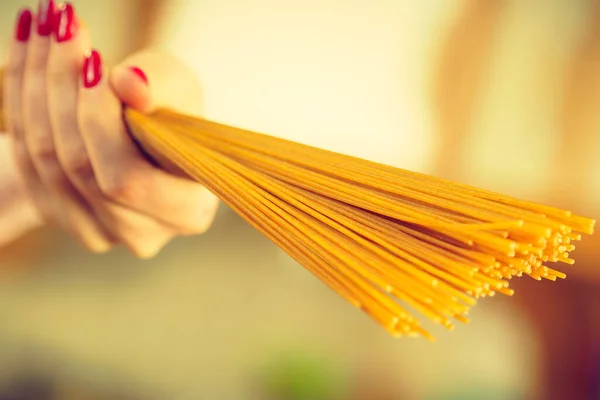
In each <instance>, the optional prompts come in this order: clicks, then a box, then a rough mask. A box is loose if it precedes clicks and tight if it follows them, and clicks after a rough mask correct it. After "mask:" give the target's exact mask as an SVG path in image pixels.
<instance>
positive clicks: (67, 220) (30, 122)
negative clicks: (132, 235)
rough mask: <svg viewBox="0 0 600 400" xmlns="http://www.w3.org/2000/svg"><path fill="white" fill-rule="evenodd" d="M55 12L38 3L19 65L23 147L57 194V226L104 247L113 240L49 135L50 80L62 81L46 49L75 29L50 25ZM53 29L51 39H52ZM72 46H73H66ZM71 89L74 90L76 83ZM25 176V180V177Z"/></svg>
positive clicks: (91, 247) (48, 3) (88, 243)
mask: <svg viewBox="0 0 600 400" xmlns="http://www.w3.org/2000/svg"><path fill="white" fill-rule="evenodd" d="M63 14H65V15H66V14H68V12H67V11H66V10H61V12H60V15H61V16H62V15H63ZM71 14H72V13H71ZM57 17H58V15H57V14H55V7H54V2H53V1H52V0H45V1H42V2H40V8H39V12H38V18H37V32H36V33H35V34H32V35H31V38H30V40H29V41H28V46H27V57H26V60H25V66H24V67H22V70H23V71H24V77H23V82H22V87H21V91H22V96H23V97H22V99H21V104H22V105H23V106H22V112H21V114H22V116H23V122H24V123H23V138H24V143H25V146H24V147H25V148H26V149H27V151H28V152H29V155H30V158H31V160H32V163H33V165H34V167H35V170H36V171H37V173H38V175H39V176H40V178H41V181H42V182H43V183H44V186H45V188H46V189H47V191H48V193H49V194H50V195H51V197H52V198H54V199H56V201H55V204H58V205H59V206H58V207H56V210H55V215H57V216H58V217H59V219H60V221H61V225H62V226H63V227H65V228H66V229H67V230H69V231H70V232H71V233H72V234H73V235H74V236H75V237H77V238H78V239H79V240H80V241H81V242H82V243H83V244H84V246H85V247H86V248H88V249H89V250H91V251H93V252H105V251H107V250H109V249H110V248H111V247H112V245H113V242H114V239H113V238H111V237H110V235H109V234H108V233H107V232H106V230H105V229H103V227H102V226H101V224H100V223H99V222H98V221H97V220H96V218H95V217H94V214H93V210H92V209H91V208H90V206H89V204H87V203H86V201H85V199H83V197H82V196H81V195H80V194H79V193H78V192H77V190H76V189H75V188H74V187H73V185H72V184H71V182H70V180H69V179H68V176H67V175H66V174H65V171H64V169H63V168H62V164H61V162H60V159H59V156H58V152H57V147H56V141H55V138H54V136H53V127H52V123H51V120H50V113H49V110H48V105H49V96H50V92H51V90H50V89H51V82H52V83H54V84H56V85H62V83H63V82H62V81H61V80H60V79H57V78H54V77H55V76H56V73H54V75H53V71H51V70H50V69H49V58H50V53H51V49H52V47H54V46H58V45H60V43H59V40H58V38H64V37H66V35H67V34H69V33H70V34H71V35H73V34H74V32H75V28H74V23H73V22H72V21H68V20H65V19H64V18H63V19H61V20H58V21H57V22H63V24H62V25H61V26H60V28H61V29H62V30H59V29H58V28H59V27H58V26H56V25H55V24H54V22H55V21H56V18H57ZM65 22H67V23H65ZM69 22H70V23H69ZM53 28H56V29H53ZM65 29H66V31H65ZM53 32H54V36H55V37H56V40H53V39H52V36H53V35H52V33H53ZM59 34H60V35H62V36H59ZM71 51H76V50H75V49H71ZM66 65H68V63H66ZM76 73H77V72H75V74H76ZM67 75H68V73H63V75H61V76H67ZM75 76H77V75H75ZM75 79H76V78H75ZM68 90H69V88H68V87H67V88H66V90H64V91H63V92H62V94H63V95H64V96H65V98H68V97H69V96H68ZM70 90H71V92H72V93H75V95H76V93H77V91H76V88H75V89H74V88H71V89H70ZM62 101H63V100H62V99H61V102H62ZM72 107H75V106H72ZM27 180H28V181H29V178H27Z"/></svg>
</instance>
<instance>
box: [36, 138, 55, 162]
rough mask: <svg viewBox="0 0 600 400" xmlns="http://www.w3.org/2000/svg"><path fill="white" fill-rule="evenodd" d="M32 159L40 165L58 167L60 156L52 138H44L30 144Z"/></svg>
mask: <svg viewBox="0 0 600 400" xmlns="http://www.w3.org/2000/svg"><path fill="white" fill-rule="evenodd" d="M30 153H31V158H32V159H33V160H34V161H35V162H36V163H37V164H38V165H42V166H43V165H56V164H58V156H57V154H56V148H55V146H54V141H53V140H52V138H44V139H38V140H35V141H33V142H32V143H31V144H30Z"/></svg>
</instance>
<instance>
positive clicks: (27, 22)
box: [15, 8, 33, 42]
mask: <svg viewBox="0 0 600 400" xmlns="http://www.w3.org/2000/svg"><path fill="white" fill-rule="evenodd" d="M32 21H33V15H32V14H31V10H29V9H28V8H25V9H23V10H21V11H20V12H19V16H18V17H17V28H16V30H15V38H16V39H17V40H18V41H19V42H26V41H28V40H29V34H30V33H31V22H32Z"/></svg>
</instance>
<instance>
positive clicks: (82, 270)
mask: <svg viewBox="0 0 600 400" xmlns="http://www.w3.org/2000/svg"><path fill="white" fill-rule="evenodd" d="M74 4H75V6H76V7H77V10H78V13H79V15H80V16H81V18H83V19H84V20H85V22H86V24H87V25H88V26H89V27H90V29H91V31H92V36H93V40H94V42H95V46H96V47H97V48H99V49H101V51H102V52H103V54H104V57H105V58H106V59H107V60H108V61H109V62H111V63H116V62H118V61H119V60H120V59H122V58H123V57H124V56H126V55H127V54H129V53H131V52H132V51H135V50H137V49H139V48H141V47H144V46H148V45H154V44H157V45H160V46H163V47H168V48H170V49H172V50H173V51H175V52H178V53H180V54H183V55H184V58H187V61H188V62H189V63H190V64H191V65H193V66H194V67H195V68H197V70H198V71H199V76H200V78H201V80H202V81H203V85H204V87H205V91H206V112H205V115H206V116H207V117H209V118H213V119H216V120H219V121H225V122H228V123H231V124H234V125H239V126H242V127H245V128H248V129H256V130H260V131H264V132H268V133H273V134H281V135H282V136H286V137H288V138H291V139H294V140H299V141H303V142H306V143H310V144H315V145H319V146H321V147H326V148H333V149H335V150H337V151H343V152H345V153H350V154H354V155H358V156H361V157H365V158H370V159H374V160H377V161H380V162H385V163H388V164H392V165H396V166H400V167H404V168H409V169H413V170H418V171H422V172H427V173H431V174H435V175H439V176H443V177H446V178H450V179H455V180H458V181H462V182H465V183H469V184H473V185H477V186H480V187H484V188H487V189H491V190H495V191H500V192H503V193H506V194H509V195H514V196H519V197H523V198H526V199H530V200H534V201H540V202H543V203H547V204H552V205H556V206H560V207H565V208H568V209H571V210H573V211H575V212H577V213H580V214H583V215H585V216H588V217H592V218H596V219H600V2H598V1H595V0H571V1H568V2H567V1H561V0H460V1H455V2H447V1H442V0H427V1H422V2H415V1H410V0H374V1H370V2H368V1H366V0H351V1H350V0H349V1H341V0H323V1H316V0H307V1H304V2H296V1H277V0H256V1H254V2H245V1H242V0H199V1H191V0H189V1H186V0H179V1H176V0H127V1H122V0H104V1H101V2H100V1H93V0H78V1H75V2H74ZM22 5H23V2H22V1H21V0H3V1H2V2H1V3H0V37H6V38H8V37H9V35H11V34H12V29H13V24H14V17H15V15H16V12H17V10H18V8H19V7H20V6H22ZM190 10H193V11H190ZM190 12H197V13H198V14H197V15H198V16H197V19H193V18H189V17H188V18H185V15H184V14H186V13H190ZM299 21H300V22H299ZM192 28H193V29H195V31H194V32H197V34H195V35H192V36H190V35H189V32H190V29H192ZM185 32H187V34H184V33H185ZM211 38H212V39H213V40H210V39H211ZM214 38H220V41H215V40H214ZM298 38H302V40H303V42H299V41H298V40H299V39H298ZM348 38H352V40H348ZM215 43H218V45H215ZM221 43H222V45H221ZM257 43H258V44H257ZM260 43H264V45H263V47H260V46H261V44H260ZM282 43H284V44H282ZM298 43H304V47H302V46H299V45H298ZM348 43H350V44H351V45H348ZM294 44H296V45H294ZM269 46H270V47H269ZM273 48H277V51H276V52H274V51H273ZM4 50H5V46H0V53H2V52H4ZM259 58H260V60H261V61H262V62H260V61H256V60H258V59H259ZM255 59H256V60H255ZM240 60H241V61H240ZM307 60H309V61H307ZM265 63H268V65H270V66H273V68H272V69H269V70H268V71H265V67H264V66H265ZM240 65H241V66H240ZM278 66H279V67H280V68H277V67H278ZM382 66H385V68H382ZM236 68H237V69H236ZM233 76H235V77H236V79H237V80H235V84H233V83H231V82H234V80H232V77H233ZM307 82H308V83H309V84H307ZM348 82H352V86H351V88H350V89H348ZM311 90H313V91H312V92H311ZM378 98H379V99H380V98H384V99H386V101H383V102H377V101H376V100H374V99H378ZM298 110H302V113H299V112H298ZM300 117H302V118H300ZM294 118H297V119H298V122H297V123H296V122H295V123H293V124H290V123H289V121H290V120H294ZM315 126H318V127H319V129H315ZM375 132H376V133H377V134H378V135H379V136H377V141H378V143H374V142H375V141H371V140H369V138H370V136H369V135H370V134H371V133H373V134H375ZM3 160H4V158H3ZM0 162H1V161H0ZM2 184H4V183H3V181H2V179H1V177H0V185H2ZM3 189H6V188H3ZM4 191H6V190H4ZM0 209H3V211H2V212H3V215H5V216H10V215H16V213H18V212H19V210H18V209H17V207H16V206H15V205H14V204H12V203H10V202H7V201H4V202H3V201H2V199H1V198H0ZM5 218H6V217H5ZM2 223H3V224H4V223H5V220H2ZM0 228H1V227H0ZM0 230H1V229H0ZM585 239H587V240H584V241H583V242H582V243H580V244H579V245H578V250H577V252H576V253H575V258H576V260H577V264H576V265H575V266H573V267H570V266H567V267H562V270H564V271H565V272H566V273H567V274H568V279H567V280H566V281H561V282H556V283H550V282H535V281H533V280H527V279H522V280H519V281H516V282H514V284H513V287H515V288H516V290H517V293H516V294H515V296H513V297H512V298H502V297H498V296H496V297H494V298H492V299H488V300H486V301H482V302H481V303H480V304H479V305H478V306H477V307H475V309H474V310H473V312H472V315H471V320H472V322H471V323H470V324H469V325H467V326H458V327H457V329H456V330H455V331H453V332H451V333H450V332H445V331H442V330H439V329H432V331H433V333H434V334H435V335H436V337H437V339H438V342H437V343H436V344H431V343H428V342H425V341H424V340H410V339H401V340H394V339H392V338H391V337H389V336H388V335H387V333H385V332H384V331H383V330H382V329H381V328H380V327H378V326H377V325H375V324H374V323H373V322H371V321H370V320H369V319H368V318H367V317H366V316H364V315H363V314H362V313H360V312H358V311H357V310H356V309H355V308H354V307H351V306H349V305H348V304H347V303H346V302H345V301H344V300H342V299H341V298H339V297H338V296H337V295H335V294H334V293H332V292H331V291H330V290H329V289H328V288H326V287H325V285H323V284H321V283H320V282H319V281H318V280H317V279H316V278H314V277H313V276H312V275H310V274H309V273H308V272H307V271H305V270H304V269H302V267H300V266H299V265H297V264H295V263H294V262H293V261H292V260H291V259H290V258H289V257H287V256H286V255H285V254H284V253H283V252H281V251H280V250H279V249H277V248H276V247H275V246H274V245H272V244H271V243H270V242H269V241H268V240H266V239H265V238H263V237H262V236H261V235H260V234H258V233H257V232H255V231H254V230H253V229H252V228H251V227H249V226H248V225H247V224H246V223H245V222H243V221H242V220H241V219H239V218H238V217H237V216H236V215H235V214H234V213H232V212H231V211H230V210H229V209H227V208H226V207H222V208H221V210H220V214H219V216H218V218H217V220H216V222H215V225H214V227H213V228H212V229H211V230H210V232H209V233H207V234H206V235H203V236H202V237H194V238H185V239H180V240H177V241H175V242H174V243H172V244H171V245H170V246H169V247H168V248H166V249H165V250H164V251H163V252H162V253H161V254H160V255H159V256H158V257H157V258H156V259H154V260H152V261H139V260H136V259H134V258H133V257H131V256H129V255H128V254H127V253H126V252H125V251H119V250H117V251H113V252H112V253H110V254H108V255H105V256H96V255H90V254H87V253H86V252H85V251H83V250H81V249H80V248H79V247H78V246H77V245H76V244H75V243H74V242H73V241H72V240H71V239H70V238H69V237H67V236H65V235H63V234H62V233H61V232H57V231H54V230H51V229H42V230H39V231H36V232H33V233H31V234H28V235H27V236H26V237H23V238H21V239H19V240H18V241H17V242H13V243H11V244H10V245H7V246H4V247H3V248H1V249H0V265H1V267H0V400H9V399H10V400H16V399H22V400H29V399H36V400H46V399H47V400H55V399H66V400H70V399H82V400H83V399H99V400H100V399H136V400H137V399H139V400H142V399H144V400H145V399H148V400H152V399H211V400H212V399H227V400H229V399H234V400H237V399H240V400H253V399H264V400H271V399H272V400H275V399H277V400H279V399H281V400H283V399H302V400H305V399H306V400H308V399H310V400H319V399H332V400H335V399H344V400H363V399H365V400H366V399H369V400H388V399H389V400H392V399H424V400H450V399H586V400H587V399H592V400H594V399H596V400H597V399H600V311H598V310H600V236H599V235H596V236H595V237H591V238H585Z"/></svg>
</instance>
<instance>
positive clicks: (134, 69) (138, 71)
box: [129, 67, 148, 85]
mask: <svg viewBox="0 0 600 400" xmlns="http://www.w3.org/2000/svg"><path fill="white" fill-rule="evenodd" d="M129 69H130V70H131V72H133V73H134V74H136V75H137V76H138V77H139V78H140V79H141V80H142V81H144V83H145V84H146V85H147V84H148V77H147V76H146V74H145V73H144V71H142V70H141V69H139V68H138V67H129Z"/></svg>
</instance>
